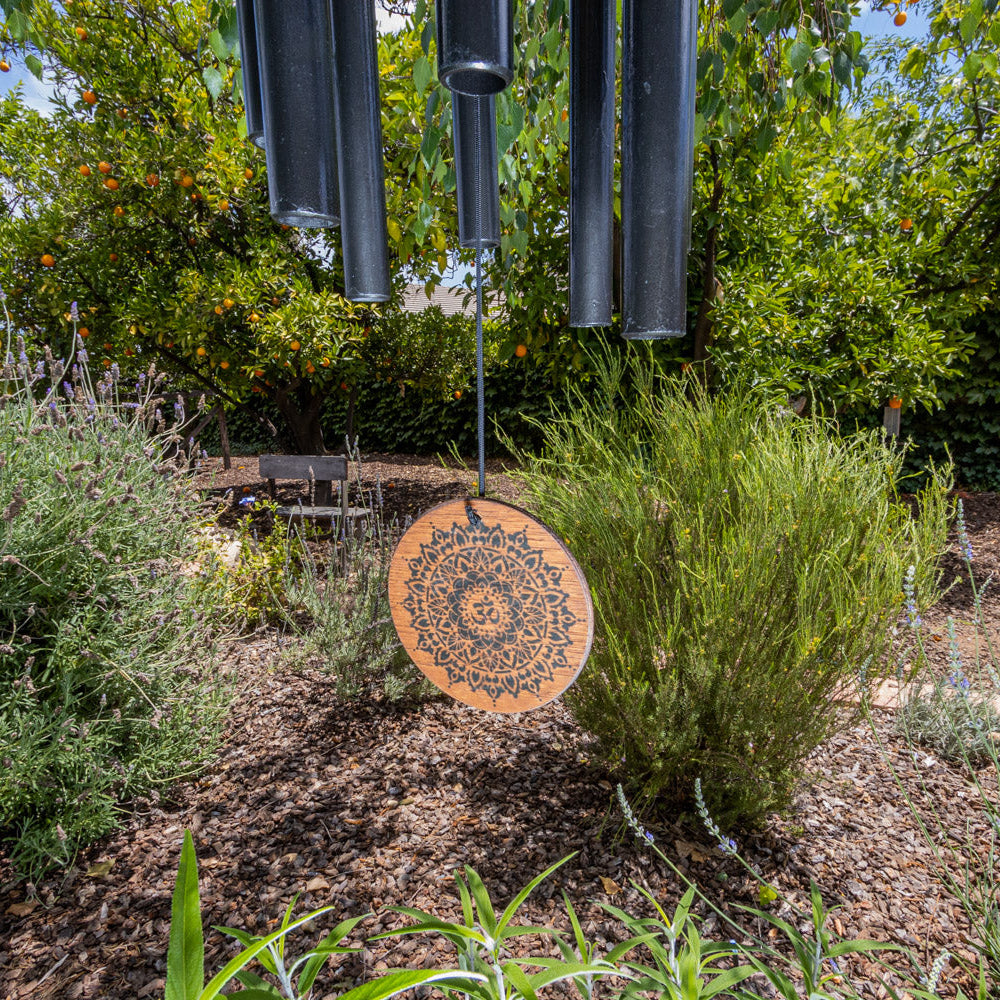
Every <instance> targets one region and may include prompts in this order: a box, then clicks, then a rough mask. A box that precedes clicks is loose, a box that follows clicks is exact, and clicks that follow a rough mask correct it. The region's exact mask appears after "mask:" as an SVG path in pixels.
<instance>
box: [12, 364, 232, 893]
mask: <svg viewBox="0 0 1000 1000" xmlns="http://www.w3.org/2000/svg"><path fill="white" fill-rule="evenodd" d="M18 348H19V350H20V361H19V362H18V361H15V360H14V359H13V358H12V357H11V356H10V355H8V359H7V365H6V367H5V368H4V369H3V371H2V384H0V839H2V841H4V842H6V843H7V844H9V845H10V847H11V851H12V854H13V857H14V859H15V862H16V863H17V864H18V865H19V867H20V869H21V871H22V872H24V873H26V874H29V875H32V876H34V875H37V874H39V873H40V872H41V871H43V870H44V869H46V868H48V867H50V866H52V865H58V864H65V863H67V862H68V861H70V860H71V859H72V857H73V855H74V853H75V851H76V849H77V848H78V847H79V846H81V845H83V844H85V843H87V842H88V841H90V840H92V839H94V838H95V837H98V836H100V835H101V834H103V833H105V832H106V831H107V830H108V829H110V828H111V827H112V826H113V825H114V823H115V817H116V811H117V804H118V802H119V801H120V800H122V799H123V798H125V797H128V796H132V795H135V794H137V793H141V792H145V791H147V790H149V789H152V788H154V787H156V786H161V785H164V784H166V783H168V782H169V781H171V780H172V779H174V778H175V777H177V776H179V775H180V774H182V773H184V772H187V771H190V770H191V769H193V768H194V767H195V764H196V762H197V761H198V760H200V759H203V758H204V757H205V755H206V754H207V753H208V752H209V751H210V749H211V743H212V740H211V736H210V733H211V730H212V727H213V724H214V723H215V721H216V720H217V718H218V715H219V710H220V708H221V705H222V701H223V697H222V692H221V691H220V689H219V687H218V685H217V684H216V683H215V681H214V678H213V676H212V671H211V670H210V669H208V668H207V664H206V663H205V662H204V654H205V652H206V651H208V650H209V648H210V645H211V643H210V637H209V634H208V631H207V626H208V618H209V616H208V615H207V614H206V613H205V612H204V610H203V605H204V602H205V599H206V594H205V592H204V590H202V589H201V586H200V584H199V582H198V580H197V579H196V578H195V576H196V574H185V573H183V572H181V571H180V570H181V568H182V560H184V559H185V558H186V557H188V556H189V554H190V553H191V551H192V548H193V547H192V545H191V543H190V541H189V538H190V521H191V515H190V510H191V507H192V500H193V496H192V494H191V492H190V490H189V489H188V487H187V485H186V484H185V483H184V481H183V480H182V479H181V478H179V477H177V476H176V475H175V474H174V469H173V468H172V467H170V466H168V465H166V464H165V463H163V460H162V457H161V455H162V445H163V443H164V441H163V438H162V437H160V438H157V437H156V436H155V431H156V425H157V423H161V424H162V420H159V421H158V419H157V418H158V413H157V407H158V405H159V402H160V401H159V400H158V399H157V398H156V396H155V392H154V390H155V378H153V377H152V376H150V377H146V376H143V377H141V378H140V382H139V384H138V385H137V386H136V389H137V395H136V397H135V399H134V401H132V402H125V401H124V398H123V397H124V393H123V394H122V395H119V389H120V386H119V385H118V381H117V369H113V370H112V372H109V373H107V375H106V376H105V377H103V378H102V380H101V381H100V382H98V383H97V384H94V383H93V382H92V381H91V377H90V374H89V371H88V369H87V365H86V353H85V352H84V351H83V350H82V349H81V350H80V351H79V357H78V360H77V363H76V364H73V365H71V367H70V368H69V369H68V370H67V368H66V365H64V364H63V363H62V362H60V361H58V360H56V359H53V358H52V357H51V355H48V356H47V358H46V360H45V361H42V362H40V363H39V364H37V365H35V366H31V365H30V364H29V361H28V358H27V356H26V354H25V353H24V351H23V345H20V344H19V345H18ZM151 383H152V384H151ZM150 431H152V432H153V435H154V436H151V435H150ZM174 443H175V444H176V442H174ZM192 650H199V651H200V656H199V662H195V661H194V660H193V659H192Z"/></svg>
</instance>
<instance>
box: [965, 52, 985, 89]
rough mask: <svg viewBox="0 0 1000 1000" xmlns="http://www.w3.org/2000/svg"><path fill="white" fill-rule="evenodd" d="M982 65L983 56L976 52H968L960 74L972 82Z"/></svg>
mask: <svg viewBox="0 0 1000 1000" xmlns="http://www.w3.org/2000/svg"><path fill="white" fill-rule="evenodd" d="M982 67H983V58H982V56H980V54H979V53H978V52H970V53H969V55H968V57H967V58H966V60H965V62H964V63H963V64H962V75H963V76H964V77H965V79H966V80H968V81H969V83H974V82H975V80H976V77H977V76H979V71H980V70H981V69H982Z"/></svg>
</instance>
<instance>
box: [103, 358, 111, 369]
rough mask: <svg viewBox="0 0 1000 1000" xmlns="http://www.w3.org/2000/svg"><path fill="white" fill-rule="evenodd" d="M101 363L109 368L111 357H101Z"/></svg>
mask: <svg viewBox="0 0 1000 1000" xmlns="http://www.w3.org/2000/svg"><path fill="white" fill-rule="evenodd" d="M101 364H102V365H104V367H105V368H110V367H111V358H101Z"/></svg>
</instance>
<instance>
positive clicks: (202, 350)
mask: <svg viewBox="0 0 1000 1000" xmlns="http://www.w3.org/2000/svg"><path fill="white" fill-rule="evenodd" d="M194 353H195V354H197V355H198V357H199V358H203V357H205V355H206V354H208V351H206V350H205V348H204V347H199V348H198V350H196V351H195V352H194Z"/></svg>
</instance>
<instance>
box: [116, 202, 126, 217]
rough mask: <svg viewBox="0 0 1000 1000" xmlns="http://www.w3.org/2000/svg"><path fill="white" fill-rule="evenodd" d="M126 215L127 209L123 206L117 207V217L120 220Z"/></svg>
mask: <svg viewBox="0 0 1000 1000" xmlns="http://www.w3.org/2000/svg"><path fill="white" fill-rule="evenodd" d="M124 214H125V209H124V208H122V207H121V205H115V215H117V216H118V218H119V219H120V218H121V217H122V216H123V215H124Z"/></svg>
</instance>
